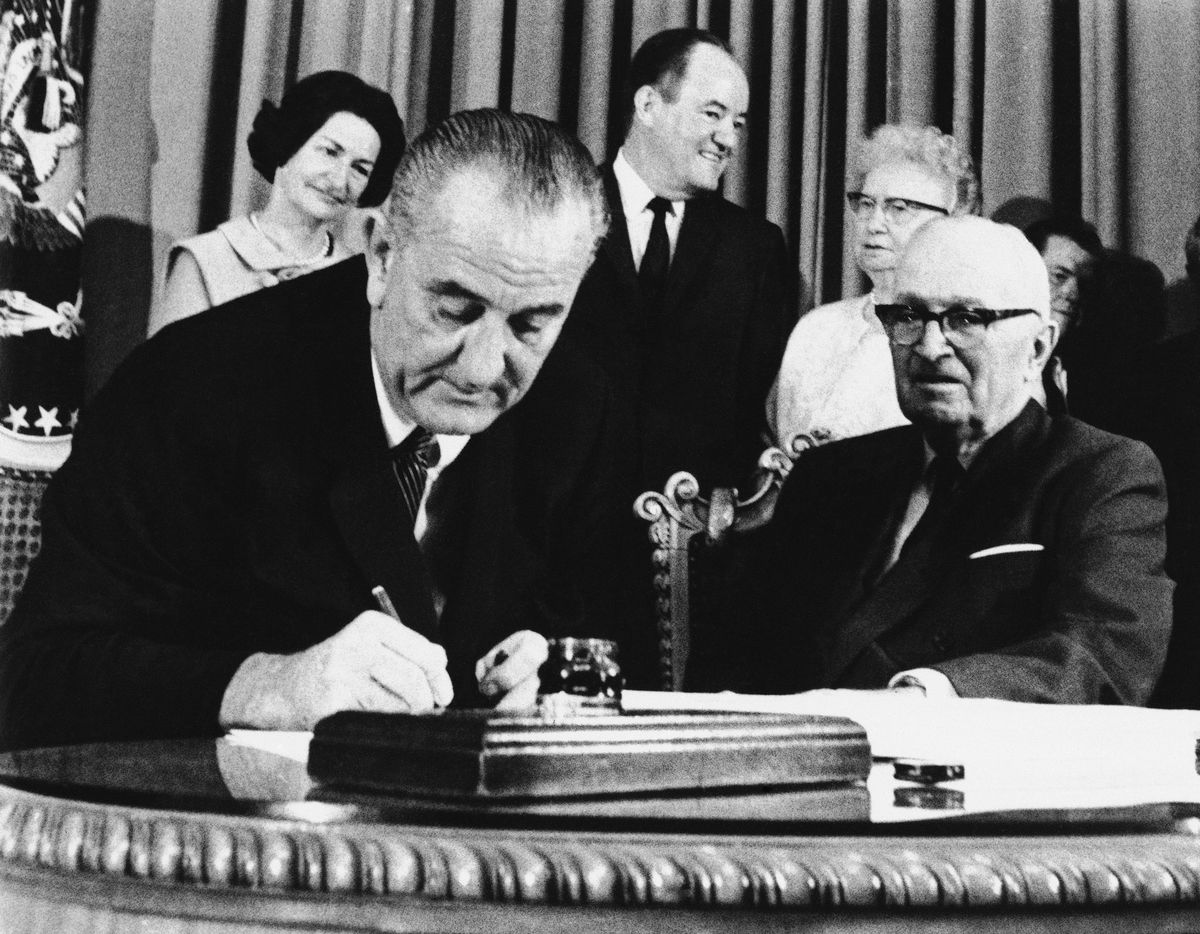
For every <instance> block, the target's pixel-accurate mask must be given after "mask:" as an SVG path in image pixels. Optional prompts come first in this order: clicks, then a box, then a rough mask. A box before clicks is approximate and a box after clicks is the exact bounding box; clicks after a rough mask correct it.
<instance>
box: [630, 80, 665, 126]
mask: <svg viewBox="0 0 1200 934" xmlns="http://www.w3.org/2000/svg"><path fill="white" fill-rule="evenodd" d="M660 99H661V95H660V94H659V93H658V88H656V87H655V86H654V85H652V84H643V85H642V86H641V87H640V88H638V89H637V90H636V91H634V93H633V119H634V120H637V121H638V122H639V123H649V122H650V121H651V119H652V115H651V112H652V111H653V109H654V105H655V104H657V103H658V102H659V100H660Z"/></svg>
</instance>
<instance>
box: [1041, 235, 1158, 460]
mask: <svg viewBox="0 0 1200 934" xmlns="http://www.w3.org/2000/svg"><path fill="white" fill-rule="evenodd" d="M1025 236H1026V237H1027V238H1028V239H1029V241H1030V242H1031V243H1032V244H1033V245H1034V246H1035V247H1037V249H1038V252H1040V253H1041V254H1042V259H1043V261H1044V262H1045V263H1046V269H1047V273H1048V275H1049V278H1050V296H1051V309H1052V314H1054V316H1055V319H1056V320H1058V321H1059V324H1060V327H1061V328H1062V330H1061V333H1060V335H1059V342H1058V345H1057V347H1056V348H1055V352H1054V355H1053V356H1052V357H1051V358H1050V361H1049V363H1048V364H1047V367H1046V373H1045V377H1044V379H1043V385H1044V388H1045V392H1046V404H1047V405H1048V406H1049V408H1050V410H1051V411H1052V412H1069V413H1070V414H1071V415H1073V416H1075V417H1076V418H1079V419H1082V420H1083V421H1085V422H1088V423H1089V424H1092V425H1095V426H1096V427H1097V428H1103V429H1105V430H1106V431H1112V432H1116V433H1117V434H1123V435H1130V436H1133V437H1140V436H1141V432H1140V428H1139V425H1138V424H1137V419H1138V412H1137V411H1136V406H1135V405H1134V401H1133V400H1134V398H1135V396H1136V395H1137V393H1138V392H1139V387H1140V385H1141V384H1142V383H1143V382H1144V381H1145V378H1146V374H1145V373H1144V371H1143V368H1142V367H1143V363H1142V357H1143V355H1144V353H1145V352H1146V350H1147V348H1149V347H1150V346H1151V345H1152V344H1153V343H1154V342H1155V341H1157V340H1158V339H1159V338H1160V337H1161V336H1162V332H1163V327H1164V324H1165V314H1166V311H1165V308H1166V305H1165V301H1166V296H1165V291H1164V288H1163V278H1162V273H1161V272H1160V271H1159V270H1158V267H1157V266H1155V265H1154V264H1153V263H1151V262H1150V261H1149V260H1145V259H1141V258H1140V257H1136V256H1132V255H1130V254H1128V253H1123V252H1120V251H1118V250H1110V249H1105V248H1104V246H1103V245H1102V243H1101V241H1100V237H1099V235H1098V234H1097V233H1096V229H1095V228H1094V227H1093V226H1092V225H1091V224H1089V223H1087V222H1086V221H1084V220H1083V219H1081V218H1079V217H1076V216H1071V215H1063V214H1053V215H1051V216H1049V217H1047V218H1043V219H1041V220H1039V221H1036V222H1035V223H1033V224H1030V226H1029V227H1028V228H1026V230H1025Z"/></svg>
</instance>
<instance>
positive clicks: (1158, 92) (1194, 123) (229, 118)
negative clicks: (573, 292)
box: [88, 0, 1200, 386]
mask: <svg viewBox="0 0 1200 934" xmlns="http://www.w3.org/2000/svg"><path fill="white" fill-rule="evenodd" d="M679 25H699V26H703V27H705V28H708V29H711V30H712V31H714V32H716V33H718V34H720V35H723V36H726V37H728V39H729V40H730V42H731V44H732V46H733V48H734V51H735V53H736V55H737V57H738V58H739V60H740V61H741V62H742V64H743V66H744V67H745V69H746V72H747V74H748V75H749V76H750V83H751V91H752V97H751V119H750V124H749V129H748V133H747V137H746V140H745V146H744V150H743V152H742V155H741V157H740V158H739V160H738V163H737V165H736V166H735V167H734V168H733V169H731V171H730V172H729V174H728V176H727V179H726V182H725V192H726V194H727V196H728V197H730V198H732V199H733V200H735V201H737V202H739V203H741V204H743V205H745V206H747V207H748V208H750V209H751V210H754V211H758V212H761V213H762V214H764V215H765V216H767V217H769V218H770V219H772V220H774V221H776V222H777V223H779V224H780V225H781V226H782V227H783V229H784V231H785V232H786V233H787V235H788V238H789V242H790V244H791V247H792V249H793V251H794V255H795V257H796V263H797V267H798V269H799V271H800V274H801V276H802V278H803V280H804V282H805V283H806V285H807V287H808V288H807V296H806V298H807V300H808V301H809V302H823V301H829V300H832V299H834V298H837V297H839V296H841V295H845V294H851V293H856V292H858V291H860V289H861V288H862V284H861V282H860V280H859V276H858V273H857V271H856V270H855V269H854V268H853V266H852V264H851V262H850V259H849V253H848V251H847V250H846V249H845V239H846V236H847V233H848V225H847V224H846V223H845V221H846V217H845V214H844V209H843V199H842V191H843V187H844V172H845V160H846V152H847V148H848V146H850V145H852V144H853V142H854V140H856V139H857V138H858V137H859V136H860V135H862V133H863V132H864V131H866V130H868V129H869V128H871V127H873V126H874V125H876V124H878V123H880V122H883V121H889V120H890V121H895V120H907V121H916V122H924V123H936V124H938V125H939V126H940V127H942V129H944V130H946V131H948V132H953V133H954V134H955V135H956V136H959V137H960V138H962V139H964V140H969V141H970V148H971V150H972V152H973V153H974V155H975V157H976V159H977V160H978V163H979V166H980V170H981V176H982V182H983V195H984V209H985V211H987V212H990V211H992V210H993V209H994V208H995V207H997V206H998V205H999V204H1001V203H1002V202H1004V201H1006V200H1007V199H1009V198H1012V197H1014V196H1017V195H1033V196H1038V197H1043V198H1049V199H1051V200H1052V201H1053V202H1054V203H1055V204H1056V205H1058V206H1060V207H1061V208H1063V209H1065V210H1073V211H1078V212H1080V213H1082V214H1083V216H1084V217H1086V218H1088V219H1089V220H1092V221H1093V222H1094V223H1095V224H1096V225H1097V227H1098V228H1099V231H1100V233H1101V236H1102V237H1103V239H1104V241H1105V243H1106V245H1109V246H1113V247H1118V248H1122V249H1128V250H1131V251H1133V252H1135V253H1138V254H1140V255H1142V256H1146V257H1148V258H1150V259H1152V260H1154V261H1155V262H1157V263H1158V264H1159V265H1160V266H1161V267H1162V268H1163V271H1164V273H1165V274H1166V276H1167V279H1168V281H1171V280H1174V279H1178V278H1181V277H1182V270H1183V259H1182V246H1181V244H1182V240H1183V235H1184V232H1185V230H1186V228H1187V227H1188V226H1189V225H1190V224H1191V222H1192V221H1193V220H1194V219H1195V217H1196V214H1197V212H1198V211H1200V192H1198V185H1197V179H1200V88H1198V85H1200V2H1196V0H1054V2H1050V0H811V2H803V0H624V2H622V0H616V2H612V0H142V3H141V4H140V5H139V4H138V3H135V2H125V3H111V4H101V6H100V9H99V13H98V22H97V30H96V43H95V54H94V72H93V90H92V97H93V101H94V103H93V106H92V108H91V115H90V124H89V126H90V133H91V140H92V146H91V147H90V149H89V166H88V183H89V186H90V190H91V191H92V193H93V203H94V208H95V209H96V210H94V212H93V215H94V216H97V218H98V219H97V220H96V223H97V224H103V226H104V227H105V228H106V232H107V233H108V234H109V235H110V236H108V237H106V238H105V239H104V240H103V244H102V245H101V244H99V243H97V245H96V246H95V247H94V248H93V246H92V241H91V240H90V239H89V255H90V260H89V265H88V275H89V277H91V278H94V279H95V288H96V290H97V291H98V293H99V296H98V301H99V303H100V305H102V306H103V307H102V308H100V309H98V310H97V312H96V315H97V317H99V318H102V319H103V320H102V321H98V322H97V323H96V325H95V326H93V327H92V331H93V333H92V334H91V335H90V337H89V342H90V343H89V354H90V358H91V359H90V365H89V374H90V378H91V383H92V385H93V386H94V385H96V384H97V383H98V382H99V381H101V380H102V379H103V378H104V377H105V376H106V375H107V372H108V371H109V370H110V369H111V366H112V365H114V364H115V362H116V361H117V360H119V359H120V357H121V356H122V355H123V354H124V353H125V352H127V350H128V349H129V348H130V347H131V346H132V345H133V344H134V343H136V342H137V340H139V339H140V335H141V333H142V331H143V329H144V323H145V315H146V309H147V306H148V302H149V297H150V294H151V290H152V288H153V287H154V284H156V283H157V280H158V277H159V275H161V269H162V261H163V258H164V256H165V250H166V246H167V244H168V243H169V242H170V241H171V240H173V239H175V238H177V237H181V236H186V235H189V234H192V233H195V232H197V231H199V230H203V229H208V228H211V227H213V226H215V225H216V224H217V223H219V222H220V221H222V220H224V219H225V218H227V217H229V216H231V215H233V214H237V213H241V212H244V211H246V210H248V209H250V208H251V207H253V206H255V205H256V204H258V203H261V201H262V199H263V198H264V197H265V193H266V188H265V185H264V183H263V182H262V180H261V179H259V178H258V177H257V176H255V175H254V173H253V170H252V169H251V167H250V163H249V159H248V157H247V155H246V151H245V145H244V140H245V137H246V135H247V133H248V131H249V128H250V122H251V120H252V119H253V117H254V114H255V112H256V110H257V107H258V105H259V102H260V101H261V99H262V98H263V97H264V96H266V97H271V98H273V99H278V96H279V95H280V93H281V92H282V91H283V89H284V88H285V87H286V86H287V85H288V84H289V83H290V82H291V81H293V80H294V79H295V78H296V77H298V76H303V75H305V74H308V73H310V72H313V71H316V70H319V69H322V68H342V69H345V70H348V71H352V72H355V73H357V74H359V75H361V76H362V77H363V78H365V79H366V80H368V81H371V82H373V83H375V84H378V85H381V86H383V87H385V88H386V89H388V90H389V91H390V92H391V93H392V94H393V96H394V97H395V99H396V101H397V105H398V106H399V108H400V112H401V114H402V115H403V116H404V117H405V119H406V121H407V123H408V125H409V127H410V128H411V130H412V131H414V132H416V131H419V130H420V129H421V128H422V127H424V126H426V125H427V124H428V123H430V122H431V121H435V120H437V119H439V118H441V117H442V116H444V115H445V114H447V113H449V112H451V111H452V110H456V109H459V108H463V107H478V106H500V107H505V108H511V109H514V110H524V111H530V112H533V113H536V114H540V115H542V116H544V117H548V118H551V119H554V120H558V121H559V122H561V123H562V124H563V125H565V126H567V127H568V128H570V129H572V130H574V131H575V132H576V133H578V135H579V136H580V138H581V139H582V140H583V141H584V142H585V143H586V144H587V145H588V147H589V148H590V149H591V151H592V153H593V154H594V155H595V156H596V158H597V159H603V158H606V157H608V156H610V155H611V154H612V153H613V152H614V151H615V147H616V146H617V144H618V143H619V140H620V136H621V126H620V116H619V115H620V110H621V104H620V100H619V95H620V87H621V82H622V80H623V78H624V75H625V70H626V67H627V65H628V61H629V58H630V55H631V53H632V50H633V49H635V48H636V47H637V45H639V44H640V43H641V41H642V40H644V39H645V38H646V37H647V36H649V35H650V34H651V33H653V32H655V31H657V30H659V29H663V28H666V27H670V26H679ZM101 208H103V216H102V217H100V216H98V215H97V213H96V212H97V211H99V210H100V209H101ZM89 281H90V280H89ZM97 332H98V333H97Z"/></svg>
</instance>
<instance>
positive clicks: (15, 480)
mask: <svg viewBox="0 0 1200 934" xmlns="http://www.w3.org/2000/svg"><path fill="white" fill-rule="evenodd" d="M50 477H51V472H50V471H48V470H29V469H24V468H18V467H12V466H9V465H7V464H4V463H0V623H3V622H4V621H5V620H6V619H8V614H9V613H11V612H12V608H13V604H15V603H16V602H17V596H18V595H19V594H20V592H21V587H22V586H23V585H24V583H25V575H26V574H27V573H28V571H29V564H30V562H32V561H33V559H34V557H35V556H36V555H37V553H38V549H40V548H41V544H42V524H41V520H40V519H39V509H40V507H41V502H42V494H43V493H44V492H45V491H46V484H47V483H49V482H50Z"/></svg>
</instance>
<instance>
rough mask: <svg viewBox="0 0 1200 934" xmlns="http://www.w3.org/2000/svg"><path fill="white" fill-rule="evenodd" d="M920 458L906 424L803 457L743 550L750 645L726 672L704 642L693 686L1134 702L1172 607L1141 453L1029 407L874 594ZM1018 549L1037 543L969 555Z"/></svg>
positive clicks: (1154, 670) (1148, 468)
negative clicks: (893, 680) (700, 674)
mask: <svg viewBox="0 0 1200 934" xmlns="http://www.w3.org/2000/svg"><path fill="white" fill-rule="evenodd" d="M923 463H924V455H923V442H922V440H921V435H920V433H919V432H918V431H917V429H915V428H913V427H911V426H906V427H903V428H896V429H892V430H889V431H882V432H876V433H874V434H870V435H865V436H862V437H859V438H852V439H849V440H846V441H842V442H838V443H835V444H830V445H827V446H824V447H821V448H817V449H815V450H812V451H810V452H808V453H806V454H805V455H804V456H802V457H801V458H800V460H799V461H798V462H797V464H796V466H795V468H794V469H793V471H792V473H791V475H790V476H789V477H788V479H787V482H786V484H785V486H784V489H783V492H782V494H781V497H780V501H779V504H778V509H777V511H776V513H775V517H774V519H773V520H772V522H771V524H770V526H769V527H768V528H767V530H766V531H765V532H764V534H763V535H762V536H760V537H759V538H758V539H757V540H756V541H754V542H752V543H749V545H750V548H751V549H752V551H751V555H752V557H751V561H752V563H753V566H754V568H755V572H754V573H753V574H752V575H751V579H750V581H749V589H748V592H747V593H746V594H744V595H743V600H744V601H745V603H744V605H743V607H742V611H741V614H740V616H741V618H740V621H739V622H738V625H736V626H731V627H730V632H731V633H736V636H730V638H731V639H733V640H735V641H736V642H737V643H740V644H743V645H746V646H748V647H749V648H748V649H747V650H746V651H745V652H743V653H742V656H741V659H740V662H738V661H733V662H730V661H729V659H727V658H726V659H722V657H721V653H720V652H718V653H713V651H712V649H711V644H710V649H709V652H708V657H709V661H708V663H707V667H706V669H705V671H706V675H705V676H706V677H707V678H709V679H710V680H711V681H718V682H719V681H720V678H721V676H720V674H719V673H720V672H721V670H722V667H724V669H725V670H726V671H728V672H730V675H729V677H732V678H734V679H735V680H737V681H738V682H739V683H737V684H736V686H737V687H740V688H742V689H756V690H766V691H797V690H804V689H807V688H815V687H854V688H880V687H883V686H885V685H886V684H887V681H888V679H889V678H890V677H891V676H892V675H894V674H895V673H897V672H899V671H903V670H905V669H910V668H916V667H933V668H936V669H938V670H940V671H941V672H943V673H944V674H945V675H946V676H947V677H949V679H950V681H951V682H952V683H953V684H954V687H955V688H956V689H957V691H958V693H959V694H960V695H963V696H968V697H998V698H1008V699H1013V700H1024V701H1055V702H1063V703H1097V702H1107V703H1144V702H1145V701H1146V698H1147V696H1148V695H1149V692H1150V689H1151V687H1152V686H1153V684H1154V680H1155V678H1156V677H1157V675H1158V672H1159V670H1160V669H1161V667H1162V663H1163V657H1164V654H1165V651H1166V645H1167V636H1168V631H1169V627H1170V604H1171V583H1170V581H1169V580H1168V579H1167V577H1166V576H1165V574H1164V572H1163V555H1164V533H1163V522H1164V518H1165V515H1166V497H1165V494H1164V490H1163V480H1162V474H1161V471H1160V470H1159V467H1158V464H1157V462H1156V461H1155V459H1154V457H1153V455H1152V454H1151V453H1150V451H1149V450H1147V448H1146V447H1145V446H1144V445H1142V444H1140V443H1138V442H1135V441H1131V440H1129V439H1127V438H1121V437H1118V436H1116V435H1110V434H1107V433H1105V432H1102V431H1100V430H1098V429H1095V428H1092V427H1091V426H1089V425H1085V424H1083V423H1082V422H1078V421H1076V420H1074V419H1071V418H1066V417H1063V418H1054V419H1052V418H1050V417H1049V416H1047V415H1046V413H1045V412H1044V411H1043V410H1042V409H1041V407H1040V406H1038V405H1036V404H1034V403H1030V404H1029V405H1028V406H1027V407H1026V409H1025V410H1024V412H1023V413H1022V414H1021V415H1020V416H1019V417H1018V418H1017V419H1015V420H1014V421H1013V422H1012V423H1011V424H1010V425H1009V426H1008V427H1007V428H1005V429H1003V430H1002V431H1001V432H1000V433H999V434H997V435H996V436H995V437H994V438H993V439H992V440H991V441H989V442H988V443H987V444H986V445H985V446H984V448H983V450H982V451H981V452H980V454H979V456H978V458H977V459H976V461H975V463H974V464H973V465H972V467H971V470H970V471H969V472H968V474H967V477H966V480H965V481H964V485H963V486H962V487H961V488H960V492H959V495H958V498H957V499H956V501H955V504H954V506H953V507H952V511H951V512H950V513H949V515H948V516H947V517H946V520H945V522H944V524H943V525H942V526H941V527H940V528H939V529H938V531H937V532H936V533H935V534H934V535H933V536H932V538H930V539H927V543H928V544H927V546H926V547H924V548H920V547H918V548H915V549H913V550H911V551H909V550H906V551H905V553H904V554H903V556H902V557H901V559H900V560H899V561H898V562H897V564H896V565H895V566H894V567H893V568H892V569H891V570H890V571H889V572H888V573H887V574H886V575H885V576H884V577H883V578H882V579H881V580H879V582H878V583H877V584H876V585H875V586H873V587H872V586H871V585H870V578H871V576H872V574H873V573H875V572H877V569H878V568H880V567H882V564H881V560H882V556H883V552H884V550H885V549H887V548H889V547H890V544H891V541H892V540H893V538H894V535H895V529H896V526H897V523H898V522H899V519H900V516H901V514H902V513H903V510H904V508H905V506H906V504H907V501H908V497H909V495H910V492H911V490H912V488H913V486H914V484H915V483H916V481H917V478H918V475H919V472H920V470H921V469H922V466H923ZM1012 544H1035V545H1040V546H1041V550H1028V551H1010V552H1008V553H998V554H995V553H994V554H991V555H977V553H978V552H981V551H985V550H987V549H991V548H994V547H996V546H1001V545H1012ZM973 555H974V556H975V557H972V556H973ZM725 649H728V646H726V647H725ZM722 651H724V650H722ZM731 666H732V667H731ZM705 686H707V687H711V686H712V684H711V683H710V684H708V685H705Z"/></svg>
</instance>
